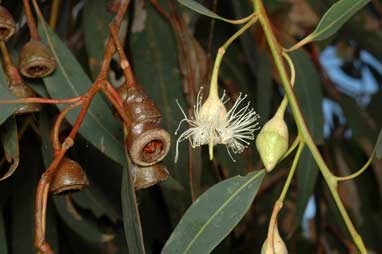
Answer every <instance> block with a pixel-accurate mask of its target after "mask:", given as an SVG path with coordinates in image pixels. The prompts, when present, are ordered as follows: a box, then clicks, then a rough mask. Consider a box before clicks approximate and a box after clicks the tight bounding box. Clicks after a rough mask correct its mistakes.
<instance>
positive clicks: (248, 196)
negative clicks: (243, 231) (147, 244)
mask: <svg viewBox="0 0 382 254" xmlns="http://www.w3.org/2000/svg"><path fill="white" fill-rule="evenodd" d="M264 175H265V173H264V171H259V172H252V173H250V174H248V175H247V176H244V177H243V176H236V177H233V178H230V179H227V180H225V181H223V182H220V183H218V184H216V185H214V186H213V187H211V188H210V189H209V190H208V191H206V192H205V193H204V194H203V195H201V196H200V197H199V198H198V199H197V200H196V201H195V202H194V203H193V205H192V206H191V207H190V208H189V209H188V210H187V212H186V213H185V214H184V216H183V218H182V219H181V221H180V222H179V224H178V226H177V227H176V228H175V230H174V231H173V233H172V234H171V236H170V238H169V240H168V241H167V243H166V245H165V247H164V248H163V250H162V254H185V253H189V254H190V253H195V254H204V253H210V252H211V251H212V250H213V249H214V248H215V247H216V246H217V245H218V244H219V242H221V241H222V240H223V239H224V238H225V237H226V236H227V235H228V233H229V232H231V230H232V229H233V228H234V227H235V226H236V224H237V223H238V222H239V221H240V219H241V218H242V217H243V216H244V215H245V213H246V212H247V210H248V209H249V207H250V206H251V204H252V202H253V199H254V198H255V196H256V193H257V191H258V190H259V188H260V185H261V183H262V180H263V178H264Z"/></svg>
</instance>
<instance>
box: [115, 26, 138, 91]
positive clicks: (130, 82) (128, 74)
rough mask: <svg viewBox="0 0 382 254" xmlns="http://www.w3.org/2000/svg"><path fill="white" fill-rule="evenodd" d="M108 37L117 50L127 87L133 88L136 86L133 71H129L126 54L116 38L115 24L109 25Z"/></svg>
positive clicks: (129, 66)
mask: <svg viewBox="0 0 382 254" xmlns="http://www.w3.org/2000/svg"><path fill="white" fill-rule="evenodd" d="M109 27H110V35H111V37H112V38H113V41H114V45H115V47H116V48H117V51H118V54H119V58H120V61H121V68H122V70H123V74H124V75H125V79H126V82H127V87H129V88H130V87H135V86H136V80H135V77H134V73H133V70H132V69H131V65H130V62H129V60H127V57H126V54H125V52H124V50H123V47H122V45H121V42H120V40H119V37H118V29H117V26H116V25H115V24H110V26H109Z"/></svg>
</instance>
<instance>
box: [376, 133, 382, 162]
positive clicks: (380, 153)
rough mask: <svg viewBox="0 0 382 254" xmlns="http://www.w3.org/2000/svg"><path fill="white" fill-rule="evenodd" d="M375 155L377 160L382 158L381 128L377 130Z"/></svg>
mask: <svg viewBox="0 0 382 254" xmlns="http://www.w3.org/2000/svg"><path fill="white" fill-rule="evenodd" d="M375 157H377V159H378V160H380V159H382V129H381V130H380V131H379V135H378V139H377V144H376V145H375Z"/></svg>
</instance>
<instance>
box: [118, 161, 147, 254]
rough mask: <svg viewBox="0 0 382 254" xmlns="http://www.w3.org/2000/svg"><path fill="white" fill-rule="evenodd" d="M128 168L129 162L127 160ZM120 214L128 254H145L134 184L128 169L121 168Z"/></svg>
mask: <svg viewBox="0 0 382 254" xmlns="http://www.w3.org/2000/svg"><path fill="white" fill-rule="evenodd" d="M128 162H129V164H128V165H129V166H130V167H131V161H130V160H129V159H128ZM121 199H122V214H123V226H124V229H125V237H126V241H127V247H128V249H129V253H142V254H143V253H145V246H144V243H143V234H142V226H141V221H140V216H139V210H138V206H137V198H136V196H135V189H134V182H133V179H132V176H131V173H130V169H129V168H127V167H124V168H123V174H122V187H121Z"/></svg>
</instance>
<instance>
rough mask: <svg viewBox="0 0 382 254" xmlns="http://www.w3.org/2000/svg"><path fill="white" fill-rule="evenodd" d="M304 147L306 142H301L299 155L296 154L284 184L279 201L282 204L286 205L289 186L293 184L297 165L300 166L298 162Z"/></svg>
mask: <svg viewBox="0 0 382 254" xmlns="http://www.w3.org/2000/svg"><path fill="white" fill-rule="evenodd" d="M304 145H305V144H304V142H301V143H300V145H299V146H298V149H297V153H296V156H295V157H294V160H293V163H292V167H291V168H290V171H289V175H288V178H287V180H286V182H285V184H284V187H283V190H282V192H281V194H280V197H279V201H280V202H282V203H284V200H285V196H286V194H287V192H288V189H289V186H290V184H291V182H292V179H293V176H294V173H295V172H296V168H297V164H298V161H299V160H300V156H301V153H302V149H303V148H304Z"/></svg>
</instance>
